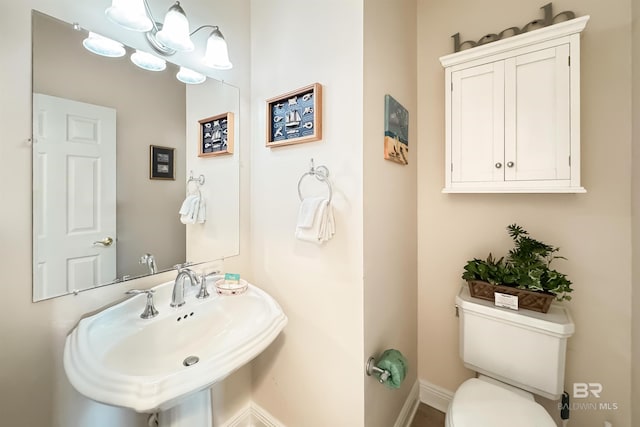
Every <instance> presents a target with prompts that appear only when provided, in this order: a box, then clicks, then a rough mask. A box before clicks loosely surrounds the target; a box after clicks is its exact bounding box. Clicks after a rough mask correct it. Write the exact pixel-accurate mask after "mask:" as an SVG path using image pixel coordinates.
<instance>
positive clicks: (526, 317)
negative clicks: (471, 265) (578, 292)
mask: <svg viewBox="0 0 640 427" xmlns="http://www.w3.org/2000/svg"><path fill="white" fill-rule="evenodd" d="M456 304H457V307H458V313H459V316H460V356H461V357H462V360H463V361H464V365H465V366H466V367H467V368H469V369H473V370H474V371H476V372H477V373H478V378H472V379H469V380H467V381H465V382H464V383H462V385H461V386H460V387H459V388H458V390H456V392H455V394H454V396H453V399H452V401H451V404H450V405H449V409H448V410H447V415H446V421H445V425H446V426H447V427H514V426H517V427H556V423H555V422H554V421H553V419H552V418H551V415H549V413H547V411H546V410H545V409H544V408H543V407H542V406H541V405H539V404H538V403H536V402H535V401H534V399H533V394H537V395H539V396H543V397H546V398H549V399H552V400H558V399H560V397H561V396H562V392H563V388H564V367H565V354H566V349H567V338H569V337H570V336H571V335H572V334H573V332H574V329H575V327H574V324H573V320H572V319H571V316H570V314H569V312H568V310H567V309H566V308H565V307H563V306H560V305H557V304H552V305H551V308H550V309H549V312H548V313H538V312H535V311H530V310H519V311H514V310H510V309H506V308H498V307H495V306H494V304H493V302H491V301H485V300H482V299H477V298H472V297H471V295H469V289H468V288H467V286H466V285H465V286H464V287H463V288H462V290H461V291H460V293H459V295H458V296H457V297H456Z"/></svg>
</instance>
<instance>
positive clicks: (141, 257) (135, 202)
mask: <svg viewBox="0 0 640 427" xmlns="http://www.w3.org/2000/svg"><path fill="white" fill-rule="evenodd" d="M32 24H33V26H32V28H33V39H32V40H33V44H32V48H33V52H32V57H33V70H32V72H33V141H34V144H33V236H34V237H33V245H34V246H33V287H34V288H33V299H34V301H39V300H43V299H47V298H52V297H55V296H60V295H65V294H68V293H72V292H78V291H83V290H86V289H91V288H95V287H98V286H102V285H106V284H111V283H117V282H120V281H123V280H127V279H131V278H136V277H141V276H145V275H148V274H153V273H155V272H162V271H166V270H168V269H171V268H172V267H173V266H174V265H175V264H180V263H184V262H192V263H198V262H204V261H211V260H215V259H221V258H224V257H229V256H233V255H237V254H238V252H239V243H238V241H239V229H238V228H239V227H238V219H237V218H236V217H237V215H238V212H239V206H238V204H239V182H238V176H239V166H238V165H239V161H238V153H237V149H236V153H233V154H232V155H228V156H224V157H225V158H222V157H220V159H210V160H209V159H207V160H206V161H207V163H206V167H207V169H208V170H209V171H210V172H211V173H205V174H204V176H205V177H209V178H212V179H211V180H209V182H207V183H205V184H204V185H203V188H206V187H207V186H209V185H215V182H217V183H219V184H221V185H222V186H221V188H222V190H220V191H218V189H217V188H215V189H213V190H215V191H218V193H219V194H216V197H217V198H218V199H219V200H222V201H223V203H222V204H221V205H220V206H215V205H213V204H212V203H211V202H210V205H209V214H208V218H213V217H216V218H224V221H223V224H224V230H216V233H215V235H213V236H212V237H210V238H209V240H211V242H210V244H208V245H207V246H206V247H207V250H206V251H204V250H196V251H192V252H195V253H190V254H188V253H187V244H186V239H189V238H191V239H194V240H195V242H196V243H195V245H196V246H198V247H200V246H202V244H201V242H202V241H203V239H204V240H206V239H207V237H206V236H207V233H206V232H205V230H206V228H205V227H209V228H208V229H209V230H211V229H212V227H213V228H214V229H215V227H216V225H215V221H213V220H211V221H208V222H207V224H206V226H205V225H204V224H193V225H192V224H189V225H185V224H183V223H182V222H181V221H180V215H179V212H178V211H179V209H180V208H181V206H182V203H183V201H184V200H185V196H186V195H187V194H188V193H189V192H193V191H201V188H199V184H198V183H194V182H191V183H189V182H187V177H188V175H189V171H187V167H186V159H187V157H188V156H193V157H195V156H196V155H197V151H195V152H194V148H193V147H197V144H198V141H197V135H198V133H197V129H198V126H199V123H198V118H205V117H207V116H214V115H216V114H219V113H223V112H224V113H227V112H230V113H233V115H234V117H235V121H234V123H235V124H234V126H235V127H236V129H235V132H234V133H235V138H236V148H237V144H238V142H237V141H238V137H239V134H238V132H237V127H238V122H239V116H238V113H239V90H238V89H237V88H236V87H233V86H231V85H228V84H226V83H222V82H219V81H215V80H212V79H208V80H207V81H206V82H205V83H203V84H200V85H193V86H187V85H185V84H184V83H182V82H180V81H178V80H177V79H176V77H175V76H176V73H177V72H178V69H179V67H177V66H176V65H174V64H170V63H167V68H166V70H164V71H162V72H153V71H146V70H143V69H140V68H138V67H136V66H135V65H134V64H133V63H132V62H131V61H130V60H129V57H128V56H123V57H120V58H105V57H102V56H98V55H95V54H93V53H90V52H89V51H87V50H86V49H84V47H83V40H84V39H85V38H87V34H88V33H87V31H85V30H78V29H77V28H76V29H74V27H73V25H71V24H69V23H65V22H62V21H59V20H57V19H55V18H52V17H50V16H47V15H45V14H42V13H40V12H36V11H34V12H33V14H32ZM126 49H127V51H128V52H129V53H131V52H133V51H134V50H132V49H129V48H126ZM200 116H202V117H200ZM191 139H193V140H191ZM195 150H197V148H195ZM194 153H195V154H194ZM195 174H196V175H195V177H196V178H197V177H199V175H200V174H202V171H201V170H197V171H195ZM194 186H195V187H194ZM225 209H226V210H225ZM210 224H211V225H210ZM189 227H191V228H189ZM203 236H205V237H203ZM205 253H206V255H204V254H205Z"/></svg>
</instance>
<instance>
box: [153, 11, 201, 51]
mask: <svg viewBox="0 0 640 427" xmlns="http://www.w3.org/2000/svg"><path fill="white" fill-rule="evenodd" d="M156 39H157V40H158V41H159V42H160V43H162V44H163V45H165V46H166V47H168V48H170V49H174V50H177V51H180V52H190V51H192V50H193V48H194V46H193V42H192V41H191V38H190V37H189V21H188V20H187V16H186V15H185V14H184V10H182V7H180V2H176V3H175V4H174V5H173V6H171V7H170V8H169V11H168V12H167V14H166V16H165V17H164V22H163V23H162V30H160V31H158V33H157V34H156Z"/></svg>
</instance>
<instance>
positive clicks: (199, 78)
mask: <svg viewBox="0 0 640 427" xmlns="http://www.w3.org/2000/svg"><path fill="white" fill-rule="evenodd" d="M176 78H177V79H178V80H180V81H181V82H182V83H186V84H190V85H195V84H199V83H202V82H204V81H205V80H207V77H206V76H205V75H204V74H200V73H198V72H196V71H193V70H191V69H189V68H185V67H180V71H178V74H176Z"/></svg>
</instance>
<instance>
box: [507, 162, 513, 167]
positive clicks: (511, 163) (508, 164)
mask: <svg viewBox="0 0 640 427" xmlns="http://www.w3.org/2000/svg"><path fill="white" fill-rule="evenodd" d="M513 165H515V163H513V162H507V167H508V168H512V167H513Z"/></svg>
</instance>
